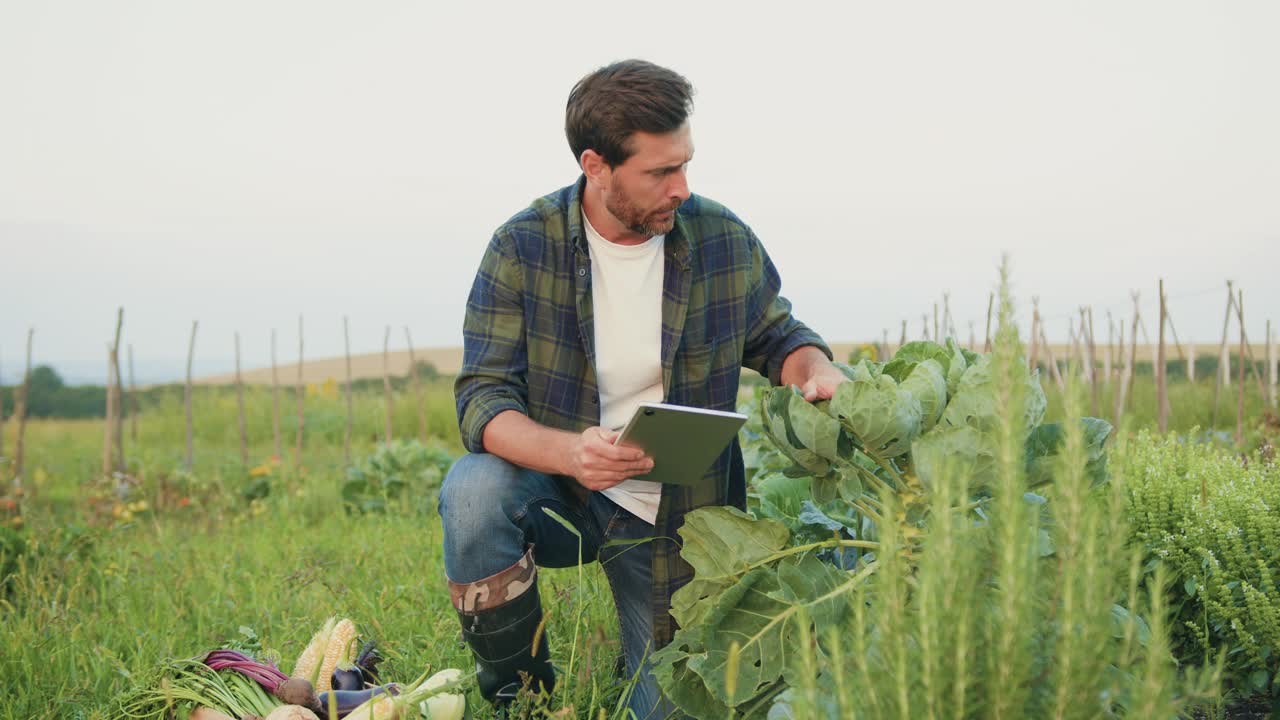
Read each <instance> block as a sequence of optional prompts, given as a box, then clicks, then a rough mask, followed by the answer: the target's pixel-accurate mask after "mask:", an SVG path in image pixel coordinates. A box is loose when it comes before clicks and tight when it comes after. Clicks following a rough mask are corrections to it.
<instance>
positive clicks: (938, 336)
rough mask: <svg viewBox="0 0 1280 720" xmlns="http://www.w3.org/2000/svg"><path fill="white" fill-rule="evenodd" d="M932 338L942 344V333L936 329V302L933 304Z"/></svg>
mask: <svg viewBox="0 0 1280 720" xmlns="http://www.w3.org/2000/svg"><path fill="white" fill-rule="evenodd" d="M933 338H934V340H933V341H934V342H936V343H938V344H939V345H941V344H942V333H941V332H940V331H939V330H938V303H934V304H933Z"/></svg>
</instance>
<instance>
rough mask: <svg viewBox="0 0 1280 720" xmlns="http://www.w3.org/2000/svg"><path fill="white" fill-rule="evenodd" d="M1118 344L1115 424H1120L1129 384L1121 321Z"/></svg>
mask: <svg viewBox="0 0 1280 720" xmlns="http://www.w3.org/2000/svg"><path fill="white" fill-rule="evenodd" d="M1119 344H1120V348H1119V351H1118V352H1117V354H1116V358H1117V360H1118V361H1119V362H1118V363H1117V364H1116V375H1117V382H1116V411H1115V415H1114V416H1113V417H1114V419H1115V424H1116V425H1119V424H1120V417H1121V416H1122V415H1123V414H1124V393H1125V388H1127V387H1128V384H1129V383H1128V381H1127V380H1126V378H1127V377H1128V371H1127V368H1125V367H1124V323H1123V322H1122V323H1120V325H1119Z"/></svg>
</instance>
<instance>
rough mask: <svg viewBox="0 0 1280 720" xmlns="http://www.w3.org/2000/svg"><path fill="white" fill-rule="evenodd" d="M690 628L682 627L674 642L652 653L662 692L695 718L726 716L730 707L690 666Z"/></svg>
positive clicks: (655, 676) (654, 670) (654, 668)
mask: <svg viewBox="0 0 1280 720" xmlns="http://www.w3.org/2000/svg"><path fill="white" fill-rule="evenodd" d="M689 635H690V631H689V630H679V631H677V632H676V636H675V638H674V639H673V640H672V642H671V644H669V645H667V646H666V647H664V648H662V649H661V650H658V651H657V652H655V653H654V654H653V655H652V658H651V660H652V662H653V676H654V678H655V679H656V680H657V681H658V686H659V687H661V688H662V694H663V696H664V697H666V698H667V699H668V700H670V701H671V702H673V703H675V704H676V706H677V707H679V708H680V709H681V710H683V711H684V712H685V713H687V714H688V715H689V716H690V717H695V718H723V717H728V716H729V708H728V706H726V705H725V704H724V703H722V702H720V701H719V700H717V699H716V698H715V696H714V695H712V694H711V692H710V691H709V690H707V685H706V683H704V682H703V681H702V678H701V677H700V676H699V675H698V674H697V673H695V672H693V671H692V670H691V669H689V659H690V657H692V656H691V655H690V654H689V653H688V652H687V650H688V644H687V643H688V636H689Z"/></svg>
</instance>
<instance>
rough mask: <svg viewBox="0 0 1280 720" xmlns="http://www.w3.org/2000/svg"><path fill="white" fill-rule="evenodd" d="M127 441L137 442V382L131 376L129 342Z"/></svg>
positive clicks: (131, 350) (130, 347) (131, 359)
mask: <svg viewBox="0 0 1280 720" xmlns="http://www.w3.org/2000/svg"><path fill="white" fill-rule="evenodd" d="M129 442H131V443H133V444H134V445H137V444H138V383H137V381H136V380H135V379H134V376H133V343H129Z"/></svg>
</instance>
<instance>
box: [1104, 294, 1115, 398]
mask: <svg viewBox="0 0 1280 720" xmlns="http://www.w3.org/2000/svg"><path fill="white" fill-rule="evenodd" d="M1115 352H1116V324H1115V321H1114V320H1112V319H1111V311H1110V310H1108V311H1107V354H1106V355H1103V356H1102V377H1103V378H1104V379H1105V381H1106V382H1107V383H1108V384H1110V383H1111V381H1112V380H1113V378H1112V377H1111V370H1112V367H1113V366H1114V365H1115Z"/></svg>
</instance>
